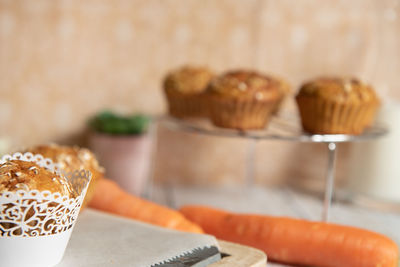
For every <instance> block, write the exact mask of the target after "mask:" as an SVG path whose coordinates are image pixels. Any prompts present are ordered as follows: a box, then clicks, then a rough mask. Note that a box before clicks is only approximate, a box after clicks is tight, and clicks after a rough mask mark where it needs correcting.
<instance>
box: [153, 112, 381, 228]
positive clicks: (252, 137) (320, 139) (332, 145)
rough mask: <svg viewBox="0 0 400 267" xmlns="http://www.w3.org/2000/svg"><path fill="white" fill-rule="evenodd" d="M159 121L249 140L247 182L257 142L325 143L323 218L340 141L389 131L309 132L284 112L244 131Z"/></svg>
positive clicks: (326, 215) (198, 122)
mask: <svg viewBox="0 0 400 267" xmlns="http://www.w3.org/2000/svg"><path fill="white" fill-rule="evenodd" d="M157 121H158V122H159V123H161V124H163V125H165V126H167V127H168V128H169V129H171V130H177V131H185V132H190V133H196V134H204V135H211V136H220V137H234V138H246V139H247V140H248V148H247V156H246V161H247V162H246V177H245V178H246V182H247V184H248V185H252V184H254V162H255V152H256V144H257V141H260V140H282V141H291V142H303V143H324V144H326V146H327V152H328V166H327V170H326V175H325V193H324V203H323V212H322V221H329V215H330V208H331V204H332V195H333V190H334V181H335V167H336V155H337V149H338V144H339V143H344V142H359V141H370V140H375V139H377V138H379V137H382V136H384V135H386V134H387V132H388V130H387V128H386V127H385V126H383V125H374V126H372V127H370V128H368V129H367V130H366V131H365V132H364V133H363V134H361V135H346V134H324V135H320V134H308V133H305V132H304V131H302V129H301V126H300V122H299V119H298V118H297V116H295V115H294V114H280V115H279V116H275V117H274V118H273V119H272V120H271V122H270V123H269V125H268V127H267V128H266V129H262V130H251V131H240V130H234V129H225V128H219V127H216V126H214V125H212V124H211V122H209V121H208V120H201V119H200V120H181V119H177V118H173V117H170V116H162V117H159V118H158V119H157Z"/></svg>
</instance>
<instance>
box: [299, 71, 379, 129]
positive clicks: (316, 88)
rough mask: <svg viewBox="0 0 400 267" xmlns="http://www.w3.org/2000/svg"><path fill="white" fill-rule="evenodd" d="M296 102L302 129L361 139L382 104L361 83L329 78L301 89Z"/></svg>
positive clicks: (372, 92) (312, 82)
mask: <svg viewBox="0 0 400 267" xmlns="http://www.w3.org/2000/svg"><path fill="white" fill-rule="evenodd" d="M296 101H297V105H298V109H299V113H300V117H301V122H302V126H303V129H304V130H305V131H306V132H309V133H312V134H350V135H359V134H361V133H362V132H363V131H364V130H365V128H367V127H369V126H371V125H372V123H373V121H374V118H375V114H376V111H377V109H378V107H379V104H380V101H379V99H378V97H377V95H376V93H375V91H374V89H373V88H372V87H371V86H369V85H367V84H365V83H362V82H361V81H360V80H358V79H355V78H351V79H348V78H328V77H322V78H317V79H315V80H312V81H309V82H307V83H305V84H304V85H302V86H301V88H300V90H299V92H298V94H297V96H296Z"/></svg>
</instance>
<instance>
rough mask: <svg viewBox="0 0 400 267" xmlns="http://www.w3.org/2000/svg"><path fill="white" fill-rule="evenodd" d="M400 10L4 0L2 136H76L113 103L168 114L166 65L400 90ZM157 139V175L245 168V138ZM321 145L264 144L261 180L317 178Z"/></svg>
mask: <svg viewBox="0 0 400 267" xmlns="http://www.w3.org/2000/svg"><path fill="white" fill-rule="evenodd" d="M399 16H400V5H399V1H398V0H396V1H393V0H383V1H380V0H352V1H337V0H327V1H318V0H301V1H291V0H283V1H273V0H270V1H266V0H250V1H241V0H218V1H216V0H114V1H108V0H89V1H77V0H36V1H30V0H0V125H1V127H0V136H9V137H10V138H11V139H12V142H13V146H14V147H20V146H26V145H30V144H33V143H39V142H47V141H65V140H71V138H72V140H76V139H75V137H76V136H78V139H79V137H80V136H81V135H80V134H81V132H82V130H83V129H84V127H85V121H86V119H87V117H88V116H89V115H91V114H93V113H94V112H96V111H98V110H101V109H104V108H114V109H117V110H119V111H124V112H131V111H142V112H148V113H152V114H160V113H162V112H164V110H165V102H164V99H163V95H162V91H161V88H160V81H161V79H162V77H163V75H164V74H165V73H166V72H167V71H168V70H169V69H171V68H174V67H176V66H179V65H181V64H186V63H190V64H201V65H208V66H210V67H211V68H213V69H215V70H216V71H223V70H225V69H227V68H254V69H258V70H261V71H266V72H271V73H276V74H279V75H281V76H282V77H285V78H286V79H288V80H289V81H290V82H291V83H292V84H293V85H294V86H296V87H297V86H298V84H299V83H300V82H301V81H303V80H304V79H308V78H310V77H313V76H315V75H320V74H341V75H357V76H360V77H362V78H364V79H366V80H367V81H369V82H371V83H372V84H374V85H375V87H376V88H377V91H378V92H379V94H380V95H381V96H382V97H383V98H384V99H388V98H394V99H397V100H400V78H399V77H398V76H399V69H400V49H399V47H400V34H399V33H400V17H399ZM289 106H290V105H289ZM159 140H160V153H159V157H158V160H157V171H156V175H157V176H158V177H162V178H164V179H173V178H176V177H179V178H180V179H187V180H193V179H194V180H196V181H208V180H212V181H213V180H218V181H228V182H229V181H230V180H231V179H233V178H232V177H241V175H242V174H243V172H244V170H243V168H244V163H243V158H244V157H245V151H246V145H247V144H246V142H244V141H243V140H222V139H220V138H210V137H207V138H206V137H200V136H193V135H190V134H181V133H176V132H175V133H174V132H169V131H167V130H163V131H161V136H160V139H159ZM299 146H300V147H299ZM189 147H190V148H191V149H189ZM293 151H296V152H297V153H296V155H297V156H298V157H300V158H302V161H301V164H299V163H298V161H297V160H296V158H293V156H292V155H293ZM323 152H324V151H323V148H321V147H319V146H318V145H311V146H306V147H304V145H293V144H286V143H284V144H280V143H272V142H263V143H260V144H259V145H258V146H257V162H256V174H257V178H258V179H259V180H270V181H275V180H280V178H281V177H286V176H288V175H290V176H296V175H298V176H302V177H313V176H318V175H319V174H322V172H323V167H324V164H325V161H324V158H323V155H324V154H322V153H323ZM302 153H303V154H302ZM343 153H344V154H346V153H345V151H344V152H343ZM167 156H168V157H167ZM343 157H345V156H343ZM308 162H312V163H313V165H312V166H311V167H310V168H308V169H307V167H305V166H306V165H307V164H308ZM306 163H307V164H306Z"/></svg>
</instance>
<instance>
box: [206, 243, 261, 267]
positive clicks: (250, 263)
mask: <svg viewBox="0 0 400 267" xmlns="http://www.w3.org/2000/svg"><path fill="white" fill-rule="evenodd" d="M218 242H219V245H220V246H221V252H223V253H226V254H229V255H230V256H227V257H224V258H222V260H220V261H219V262H216V263H213V264H211V265H210V266H209V267H265V266H266V265H267V256H266V255H265V254H264V253H263V252H262V251H260V250H258V249H254V248H251V247H247V246H242V245H238V244H234V243H230V242H226V241H221V240H219V241H218Z"/></svg>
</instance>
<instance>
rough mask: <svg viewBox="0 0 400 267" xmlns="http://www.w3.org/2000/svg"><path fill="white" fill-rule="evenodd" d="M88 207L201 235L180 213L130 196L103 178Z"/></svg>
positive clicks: (198, 229)
mask: <svg viewBox="0 0 400 267" xmlns="http://www.w3.org/2000/svg"><path fill="white" fill-rule="evenodd" d="M89 207H91V208H94V209H98V210H102V211H106V212H110V213H114V214H117V215H120V216H123V217H127V218H131V219H135V220H139V221H142V222H146V223H150V224H154V225H158V226H162V227H166V228H171V229H176V230H181V231H185V232H194V233H203V231H202V229H201V228H200V227H199V226H197V225H196V224H194V223H192V222H190V221H188V220H187V219H186V218H185V217H184V216H183V215H182V214H181V213H180V212H178V211H176V210H173V209H169V208H167V207H164V206H161V205H158V204H156V203H153V202H150V201H148V200H144V199H141V198H139V197H136V196H133V195H130V194H128V193H127V192H125V191H123V190H122V189H121V188H120V187H119V186H118V185H117V184H116V183H115V182H113V181H111V180H109V179H105V178H103V179H100V180H99V181H98V182H97V186H96V189H95V192H94V197H93V199H92V201H91V202H90V203H89Z"/></svg>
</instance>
